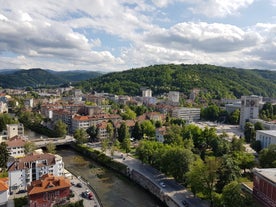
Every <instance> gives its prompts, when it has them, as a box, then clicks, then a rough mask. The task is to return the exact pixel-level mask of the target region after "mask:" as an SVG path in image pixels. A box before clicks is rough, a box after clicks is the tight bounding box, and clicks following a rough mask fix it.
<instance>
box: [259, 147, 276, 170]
mask: <svg viewBox="0 0 276 207" xmlns="http://www.w3.org/2000/svg"><path fill="white" fill-rule="evenodd" d="M259 162H260V166H261V167H262V168H276V144H271V145H269V146H268V148H264V149H262V150H261V151H260V153H259Z"/></svg>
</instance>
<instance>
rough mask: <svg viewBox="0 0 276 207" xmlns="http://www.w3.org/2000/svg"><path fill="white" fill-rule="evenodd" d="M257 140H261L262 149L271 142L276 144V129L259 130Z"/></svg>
mask: <svg viewBox="0 0 276 207" xmlns="http://www.w3.org/2000/svg"><path fill="white" fill-rule="evenodd" d="M256 140H259V141H260V142H261V147H262V149H263V148H267V147H268V146H269V145H271V144H276V130H257V131H256Z"/></svg>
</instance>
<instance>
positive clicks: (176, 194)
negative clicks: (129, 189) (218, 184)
mask: <svg viewBox="0 0 276 207" xmlns="http://www.w3.org/2000/svg"><path fill="white" fill-rule="evenodd" d="M72 147H73V148H74V149H75V150H76V151H78V152H79V153H82V154H83V155H84V156H86V157H90V158H91V159H94V160H95V161H97V162H99V163H101V164H103V165H105V166H107V167H109V168H110V169H112V170H115V171H116V172H119V173H120V174H122V175H124V176H125V177H127V178H129V179H130V180H132V181H133V182H135V183H137V184H138V185H140V186H141V187H143V188H144V189H145V190H147V191H148V192H150V193H151V194H152V195H153V196H155V197H156V198H158V199H159V200H160V201H161V202H162V203H164V204H165V205H166V206H169V207H182V206H183V205H182V202H183V200H185V201H186V202H187V203H188V204H189V205H190V207H193V206H194V207H207V206H209V205H208V203H207V202H206V201H202V200H201V199H199V198H196V197H194V196H193V194H192V193H191V192H189V191H187V189H185V188H184V187H183V186H181V185H179V184H178V183H177V182H175V181H174V180H173V179H172V178H167V177H166V176H165V175H164V174H162V173H161V172H159V171H157V170H156V169H154V168H152V167H151V166H149V165H145V164H143V163H141V162H140V161H139V160H137V159H134V158H132V157H130V156H128V155H126V154H122V153H121V152H115V153H114V154H113V156H111V154H110V152H109V151H106V153H102V152H101V149H100V148H99V147H94V148H92V147H90V146H85V145H82V146H80V145H72Z"/></svg>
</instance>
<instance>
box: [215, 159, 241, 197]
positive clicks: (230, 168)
mask: <svg viewBox="0 0 276 207" xmlns="http://www.w3.org/2000/svg"><path fill="white" fill-rule="evenodd" d="M218 175H219V176H218V182H217V184H216V191H217V192H219V193H221V192H222V189H223V188H224V186H225V185H227V184H229V183H230V182H231V181H234V180H237V179H238V178H239V177H240V175H241V173H240V168H239V166H238V162H237V161H236V160H235V159H234V158H233V157H232V156H229V155H224V156H223V157H222V160H221V165H220V167H219V169H218Z"/></svg>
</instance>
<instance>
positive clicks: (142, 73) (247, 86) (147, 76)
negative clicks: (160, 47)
mask: <svg viewBox="0 0 276 207" xmlns="http://www.w3.org/2000/svg"><path fill="white" fill-rule="evenodd" d="M79 86H80V87H81V88H82V89H83V90H85V91H91V90H94V91H97V92H102V91H104V92H109V93H114V94H129V95H141V87H148V88H150V89H152V91H153V94H154V95H158V94H162V93H164V92H168V91H172V90H176V91H180V92H184V93H185V94H187V95H188V94H189V93H190V91H191V89H193V88H198V89H201V91H202V92H205V93H209V95H210V96H212V98H233V97H237V98H239V97H240V96H241V95H251V94H255V95H261V96H264V97H267V96H269V97H276V72H273V71H265V70H246V69H237V68H226V67H219V66H213V65H185V64H181V65H174V64H169V65H154V66H149V67H143V68H138V69H130V70H127V71H123V72H114V73H109V74H106V75H103V76H101V77H99V78H96V79H90V80H88V81H84V82H81V83H80V84H79Z"/></svg>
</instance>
